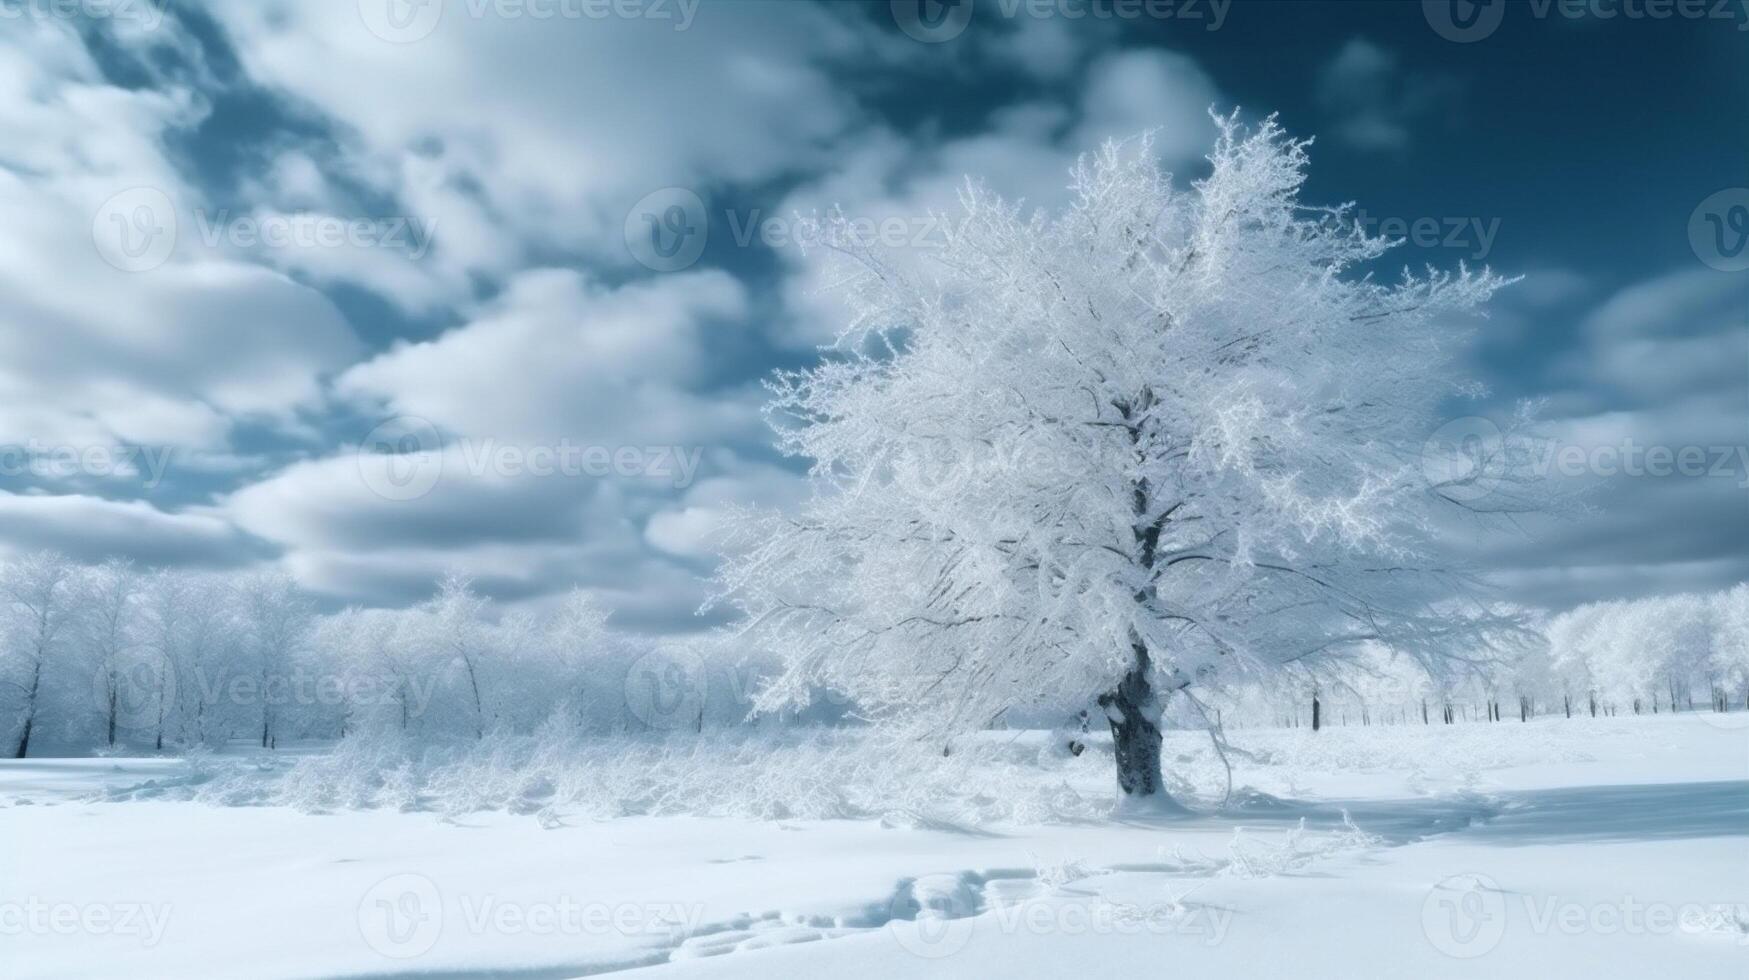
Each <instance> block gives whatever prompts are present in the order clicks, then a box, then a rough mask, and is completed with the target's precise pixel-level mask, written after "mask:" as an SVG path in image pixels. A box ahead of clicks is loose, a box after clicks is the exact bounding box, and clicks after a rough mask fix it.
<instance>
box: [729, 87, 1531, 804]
mask: <svg viewBox="0 0 1749 980" xmlns="http://www.w3.org/2000/svg"><path fill="white" fill-rule="evenodd" d="M1220 124H1221V126H1220V128H1221V134H1220V136H1219V139H1218V141H1217V143H1216V145H1215V147H1214V150H1213V153H1212V154H1211V156H1210V157H1209V161H1210V164H1211V172H1210V173H1209V175H1208V176H1207V177H1206V178H1205V179H1203V180H1201V181H1199V182H1197V183H1195V184H1193V185H1192V186H1191V187H1190V189H1189V190H1188V191H1183V190H1179V189H1177V188H1175V187H1174V185H1173V183H1172V181H1171V180H1170V178H1169V177H1167V176H1166V175H1164V174H1163V173H1162V172H1161V171H1160V170H1159V168H1158V166H1157V164H1156V162H1155V161H1154V160H1153V158H1152V155H1151V151H1150V144H1149V142H1148V140H1147V139H1142V140H1140V141H1135V142H1131V143H1128V144H1108V145H1107V146H1106V147H1105V148H1104V149H1103V150H1102V151H1100V152H1099V153H1097V154H1095V155H1093V156H1092V157H1090V158H1086V159H1084V160H1083V161H1082V162H1081V163H1079V164H1078V165H1077V166H1076V167H1075V168H1074V170H1073V172H1072V175H1071V190H1072V195H1073V200H1072V203H1071V204H1070V205H1069V206H1068V207H1067V208H1066V209H1065V210H1064V211H1062V212H1061V213H1060V214H1056V215H1045V214H1041V213H1033V214H1028V213H1026V212H1023V210H1022V208H1021V207H1020V206H1018V205H1015V204H1010V203H1006V202H1004V201H1002V200H1001V199H999V198H997V197H994V196H992V195H990V194H989V193H987V192H986V191H985V190H983V189H982V188H981V187H980V186H978V185H976V184H971V185H969V186H968V187H967V189H966V190H965V191H964V192H963V194H962V196H961V201H962V204H963V207H964V212H965V213H964V216H963V218H962V219H960V220H954V221H950V222H947V223H946V226H947V227H948V228H949V229H950V233H949V235H948V236H947V242H946V244H945V247H944V248H942V249H941V250H940V252H939V254H938V255H937V259H938V261H937V262H936V263H935V266H934V272H935V273H936V278H933V279H931V278H925V277H920V276H917V275H914V274H912V273H911V272H909V271H908V270H907V269H906V268H905V267H904V266H903V265H902V264H900V263H892V262H888V261H886V260H885V259H884V258H883V256H882V255H881V254H880V253H879V252H878V251H876V250H874V249H873V248H871V247H866V242H865V241H864V240H863V236H859V235H857V233H856V231H855V229H854V228H853V227H852V226H850V224H849V223H848V222H846V221H844V220H842V219H838V220H835V221H829V222H828V223H827V225H828V227H827V228H826V229H824V230H823V231H822V232H821V233H820V234H817V235H815V234H811V235H810V236H809V237H810V239H813V240H818V241H823V242H826V243H827V244H828V245H829V247H830V249H831V250H832V251H833V252H835V253H836V254H837V255H838V256H839V257H841V258H844V259H846V260H847V264H846V265H845V269H846V272H845V275H844V278H843V280H842V281H843V282H844V284H845V286H846V288H847V289H848V290H849V292H850V294H851V297H852V300H853V303H854V305H855V307H856V309H857V313H856V315H855V317H854V319H853V321H852V322H851V323H850V325H849V326H848V327H847V328H846V330H845V331H844V332H843V334H842V335H841V336H840V338H839V341H838V344H837V350H838V355H839V356H835V357H831V358H829V359H828V360H826V361H825V362H824V363H822V364H821V365H820V366H818V367H816V368H814V369H811V370H807V371H803V372H800V373H796V374H789V375H785V376H782V377H780V378H779V379H778V380H777V381H775V382H774V383H773V388H774V393H775V400H774V401H773V403H772V405H771V406H770V412H771V414H772V415H773V416H774V419H775V422H776V426H777V428H778V431H779V438H780V444H781V446H782V448H783V449H785V450H786V451H788V452H789V453H791V454H794V455H797V456H802V457H806V458H808V459H810V460H812V469H811V476H812V480H813V482H814V484H815V487H816V493H815V494H814V495H813V497H812V499H811V500H809V501H808V502H807V503H805V504H804V505H802V506H801V507H800V508H799V509H798V510H797V511H795V512H793V513H788V514H753V515H748V516H747V517H746V518H745V520H743V521H741V522H740V523H739V525H738V527H737V529H736V531H737V533H736V534H735V535H734V537H733V538H732V539H731V542H730V549H729V551H730V554H729V555H728V557H727V559H726V561H725V563H724V565H723V568H722V571H721V573H720V574H721V580H720V583H719V585H720V594H721V595H723V596H725V597H727V598H728V599H729V600H731V601H733V602H735V603H736V604H738V605H739V606H740V607H741V608H742V610H743V611H744V613H745V616H746V622H747V624H748V627H747V628H748V630H749V631H750V632H751V633H753V634H754V635H755V637H756V639H757V640H758V641H759V642H760V643H761V644H762V645H764V646H767V647H769V648H771V649H773V650H775V651H777V652H779V653H780V654H782V655H783V657H784V661H785V664H786V669H785V671H784V673H783V674H782V675H781V676H780V677H778V678H777V679H776V680H775V682H774V683H772V684H771V685H769V686H768V687H767V688H765V690H764V691H763V692H762V695H761V700H760V704H761V706H762V707H765V708H774V707H778V706H782V705H787V704H793V703H796V702H805V700H806V699H807V697H808V693H809V691H810V690H812V689H818V688H825V689H831V690H837V691H843V692H846V693H847V694H849V695H851V696H852V697H854V698H856V699H857V701H858V702H859V703H860V704H861V705H863V706H864V708H865V710H867V711H869V712H871V713H873V714H875V715H876V716H877V717H881V718H885V719H892V720H895V721H898V720H904V721H907V722H910V723H912V724H918V725H922V726H926V727H927V728H929V729H932V730H937V731H940V730H947V729H953V728H959V727H967V726H982V725H988V724H991V723H994V722H996V721H998V720H999V719H1001V718H1002V716H1003V715H1004V713H1005V712H1007V711H1009V710H1010V709H1012V708H1015V707H1017V706H1026V705H1033V704H1037V703H1040V702H1044V701H1054V700H1061V699H1063V698H1065V697H1070V698H1075V699H1085V702H1084V703H1088V704H1089V705H1090V707H1091V706H1095V705H1096V709H1095V710H1098V711H1103V714H1104V717H1105V718H1106V720H1107V721H1108V723H1109V726H1110V728H1111V731H1112V734H1113V737H1114V740H1115V745H1116V757H1117V783H1118V786H1119V788H1120V789H1121V794H1120V798H1121V799H1123V800H1126V801H1156V802H1163V801H1165V800H1166V796H1165V794H1164V792H1163V780H1162V772H1161V767H1160V746H1161V733H1160V724H1161V715H1162V706H1161V698H1162V695H1163V693H1170V692H1172V691H1176V690H1181V689H1184V688H1186V687H1189V686H1190V685H1193V684H1197V683H1206V682H1208V681H1211V680H1213V679H1215V678H1217V677H1219V676H1222V675H1230V676H1244V675H1246V674H1257V673H1268V672H1272V671H1276V670H1279V669H1281V668H1282V667H1283V666H1284V665H1288V664H1294V663H1301V662H1312V661H1315V660H1317V659H1318V658H1322V657H1329V656H1337V655H1339V654H1340V653H1341V651H1343V650H1346V649H1350V648H1353V647H1355V646H1356V645H1358V644H1363V643H1368V642H1375V643H1379V644H1382V645H1384V646H1386V647H1389V648H1391V649H1393V650H1395V651H1398V652H1399V653H1401V654H1402V655H1404V656H1408V657H1412V658H1415V659H1416V660H1418V661H1420V662H1421V663H1422V664H1423V665H1426V666H1428V667H1429V668H1432V669H1439V668H1441V667H1443V665H1445V664H1447V663H1449V662H1451V661H1452V660H1453V659H1454V658H1468V657H1473V656H1475V651H1476V650H1478V649H1485V647H1486V642H1487V635H1488V634H1489V633H1490V631H1494V630H1504V631H1507V632H1510V631H1511V630H1512V629H1513V628H1514V627H1515V625H1516V624H1515V623H1514V622H1513V621H1512V620H1511V617H1509V616H1502V615H1498V614H1496V613H1495V612H1493V611H1491V610H1490V609H1489V608H1488V607H1487V606H1486V605H1484V604H1481V603H1476V602H1473V601H1471V600H1470V599H1469V598H1468V597H1467V594H1468V593H1469V592H1470V591H1471V590H1472V588H1473V587H1474V586H1475V582H1474V580H1473V579H1471V578H1468V577H1466V576H1465V575H1464V574H1462V573H1461V572H1460V571H1459V570H1458V566H1457V565H1456V564H1455V563H1453V562H1452V561H1451V560H1450V558H1449V557H1448V556H1447V554H1446V553H1445V549H1444V548H1443V547H1442V546H1441V540H1440V538H1439V536H1438V534H1437V533H1436V531H1435V529H1436V527H1438V526H1439V525H1440V522H1441V521H1442V520H1443V518H1442V515H1441V512H1442V511H1463V512H1465V513H1468V514H1471V515H1474V514H1477V513H1481V512H1494V511H1500V510H1517V509H1520V508H1529V507H1532V506H1534V502H1533V501H1529V500H1526V498H1525V495H1524V494H1523V493H1522V492H1520V489H1519V486H1520V485H1519V484H1517V483H1516V482H1514V481H1513V479H1512V477H1513V476H1515V474H1512V473H1503V466H1502V464H1501V462H1500V461H1499V460H1497V459H1493V458H1490V460H1489V461H1488V466H1487V467H1485V468H1484V469H1481V470H1478V469H1475V468H1471V469H1468V470H1466V469H1464V468H1462V467H1461V466H1460V467H1457V468H1454V469H1447V470H1442V471H1441V474H1440V478H1439V479H1437V480H1432V481H1430V480H1429V479H1428V478H1427V477H1426V475H1425V472H1424V470H1425V467H1424V465H1423V464H1424V460H1423V456H1422V452H1423V446H1424V444H1425V443H1426V441H1427V434H1428V433H1429V432H1430V431H1432V429H1433V428H1434V419H1435V413H1436V410H1437V407H1438V404H1439V403H1440V402H1441V400H1442V399H1445V398H1447V397H1448V396H1450V395H1453V394H1455V393H1459V392H1461V391H1462V390H1463V389H1462V388H1461V387H1460V386H1459V385H1458V384H1457V383H1456V382H1454V381H1453V380H1452V379H1451V375H1450V373H1449V370H1450V368H1449V358H1448V355H1449V354H1450V352H1451V351H1452V350H1453V349H1454V348H1455V346H1456V341H1455V339H1454V334H1453V331H1452V328H1451V324H1450V322H1449V318H1450V317H1451V316H1452V315H1455V314H1462V313H1465V312H1467V311H1471V310H1473V309H1474V308H1475V307H1477V306H1478V305H1479V304H1481V303H1482V302H1483V301H1485V300H1486V299H1487V298H1488V297H1489V296H1490V295H1491V294H1492V293H1493V292H1494V291H1495V290H1496V289H1497V288H1498V287H1499V286H1501V285H1502V280H1501V279H1500V278H1498V277H1496V276H1494V275H1492V274H1489V273H1487V272H1482V273H1479V274H1478V273H1472V272H1470V271H1468V270H1460V271H1459V272H1457V273H1455V274H1448V273H1444V272H1437V271H1429V272H1428V273H1426V274H1425V275H1421V276H1417V275H1412V274H1409V273H1405V274H1404V276H1403V278H1402V279H1401V280H1400V281H1398V282H1397V283H1396V284H1394V285H1384V284H1380V283H1378V282H1375V281H1373V280H1372V279H1371V278H1370V277H1368V276H1367V275H1365V274H1364V272H1363V271H1362V270H1363V268H1364V267H1365V266H1366V265H1367V264H1369V263H1371V262H1372V261H1373V260H1375V259H1378V258H1379V257H1380V256H1382V255H1383V254H1384V253H1385V252H1386V251H1387V250H1388V249H1389V248H1390V247H1391V246H1392V245H1393V244H1394V243H1393V242H1390V241H1387V240H1384V239H1380V238H1376V237H1372V236H1370V235H1368V234H1367V233H1366V232H1365V230H1364V229H1362V228H1359V227H1358V226H1357V224H1356V222H1355V221H1354V220H1353V218H1352V213H1351V211H1350V210H1349V209H1348V208H1347V207H1341V208H1335V209H1323V208H1313V207H1309V206H1306V205H1304V204H1302V203H1301V202H1300V200H1299V192H1300V188H1301V186H1302V184H1303V182H1304V180H1305V168H1306V163H1307V156H1306V147H1307V145H1308V144H1307V142H1303V141H1298V140H1294V139H1290V138H1288V137H1287V136H1285V135H1284V134H1283V132H1282V130H1281V129H1280V128H1279V127H1278V125H1277V124H1276V122H1275V121H1274V119H1273V118H1272V119H1270V120H1267V121H1265V122H1263V123H1262V124H1261V125H1259V126H1257V127H1255V128H1253V129H1250V130H1246V129H1244V128H1243V127H1242V126H1241V125H1240V124H1239V123H1238V121H1237V118H1236V114H1235V116H1234V117H1230V118H1224V119H1221V120H1220Z"/></svg>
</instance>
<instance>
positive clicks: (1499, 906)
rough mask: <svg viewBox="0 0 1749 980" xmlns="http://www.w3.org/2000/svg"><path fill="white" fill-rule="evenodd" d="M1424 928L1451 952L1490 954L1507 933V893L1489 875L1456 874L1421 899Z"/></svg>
mask: <svg viewBox="0 0 1749 980" xmlns="http://www.w3.org/2000/svg"><path fill="white" fill-rule="evenodd" d="M1421 931H1422V932H1423V933H1425V934H1426V936H1427V941H1428V942H1430V943H1432V944H1433V948H1434V949H1437V950H1439V951H1440V952H1441V953H1444V954H1445V955H1447V956H1451V957H1455V958H1457V959H1461V960H1468V959H1474V958H1476V957H1478V956H1483V955H1486V954H1487V953H1488V952H1489V951H1491V950H1492V949H1493V948H1494V947H1495V946H1498V945H1500V939H1501V937H1503V936H1505V935H1506V896H1505V894H1504V893H1502V892H1501V891H1500V885H1499V883H1497V882H1496V881H1495V880H1494V879H1492V878H1490V877H1488V876H1487V875H1481V874H1461V875H1452V876H1451V877H1449V878H1446V879H1445V880H1443V881H1441V882H1440V883H1439V884H1437V885H1434V886H1433V890H1432V891H1429V892H1428V893H1427V898H1426V900H1425V901H1423V902H1422V903H1421Z"/></svg>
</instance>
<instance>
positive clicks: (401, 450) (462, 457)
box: [357, 415, 704, 500]
mask: <svg viewBox="0 0 1749 980" xmlns="http://www.w3.org/2000/svg"><path fill="white" fill-rule="evenodd" d="M703 459H704V448H703V447H701V446H634V445H619V446H608V445H603V444H600V443H585V442H578V441H575V440H572V439H568V438H563V439H559V440H557V441H556V442H551V443H534V444H530V443H525V442H508V441H500V440H498V439H496V438H492V437H486V438H480V439H476V438H472V437H466V436H464V437H461V438H458V439H455V440H453V441H447V440H445V439H444V438H443V435H442V434H441V433H439V432H438V431H437V427H436V426H434V425H432V424H431V423H430V422H428V421H426V420H424V419H421V418H418V417H416V416H410V415H401V416H396V417H394V418H391V419H388V420H386V421H384V422H381V423H379V424H378V425H377V426H376V427H375V428H373V429H371V431H370V432H369V434H367V435H366V436H365V438H364V441H363V442H362V443H360V445H359V447H358V450H357V460H358V471H359V476H360V478H361V479H362V480H363V481H364V484H365V486H366V487H368V488H369V489H370V490H371V492H373V493H375V494H377V495H378V496H380V497H383V498H385V499H387V500H416V499H418V498H420V497H423V496H425V495H426V494H428V493H430V492H431V491H432V490H433V489H435V488H436V486H437V484H438V482H439V481H441V480H442V479H443V478H444V476H445V475H451V476H455V475H461V476H467V477H474V478H482V477H498V478H508V479H516V478H521V477H534V478H548V477H572V478H580V477H593V478H597V479H605V478H608V477H619V478H622V479H648V480H657V481H662V482H665V483H668V484H670V485H671V486H673V487H674V488H676V489H683V488H685V487H689V486H691V485H692V483H693V481H694V480H695V479H696V478H697V476H698V471H699V467H700V465H701V464H702V462H703Z"/></svg>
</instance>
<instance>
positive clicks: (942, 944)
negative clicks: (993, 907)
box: [886, 889, 977, 960]
mask: <svg viewBox="0 0 1749 980" xmlns="http://www.w3.org/2000/svg"><path fill="white" fill-rule="evenodd" d="M909 892H910V890H909V889H904V890H902V893H901V894H900V895H898V896H897V897H895V898H894V899H893V903H892V907H891V908H890V909H888V911H889V913H890V918H888V920H887V925H886V931H887V934H888V935H890V936H892V937H893V941H894V942H896V943H898V944H899V947H900V948H901V949H903V950H904V951H905V952H907V953H910V954H911V955H912V956H916V957H920V958H922V959H926V960H939V959H945V958H947V957H949V956H952V955H954V954H955V953H958V952H959V951H960V950H962V949H965V948H966V946H967V945H968V944H970V943H971V941H972V933H973V932H974V931H975V930H976V929H977V925H976V923H977V919H976V918H975V917H973V916H953V915H948V914H946V913H944V912H942V911H941V910H939V909H929V908H920V907H918V904H917V900H916V899H915V898H913V897H912V896H911V895H910V894H909Z"/></svg>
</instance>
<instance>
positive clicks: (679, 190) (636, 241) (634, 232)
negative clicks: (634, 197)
mask: <svg viewBox="0 0 1749 980" xmlns="http://www.w3.org/2000/svg"><path fill="white" fill-rule="evenodd" d="M709 239H710V222H709V220H708V218H707V216H706V214H705V209H704V201H703V199H701V198H700V197H699V196H698V195H697V194H695V193H693V192H692V191H690V190H688V189H687V188H684V187H664V188H662V189H661V190H659V191H652V192H651V193H649V194H646V195H644V197H643V198H642V199H641V200H639V201H638V203H637V204H634V205H633V206H632V209H631V211H629V212H627V213H626V220H625V243H626V250H627V251H629V252H630V253H631V255H632V258H634V259H636V260H637V261H638V263H639V264H640V265H642V266H644V267H645V268H647V269H650V270H652V271H654V272H679V271H680V270H681V269H686V268H690V267H691V266H692V264H693V263H695V262H697V261H698V259H699V256H701V255H703V254H704V247H705V243H706V242H707V241H708V240H709Z"/></svg>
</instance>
